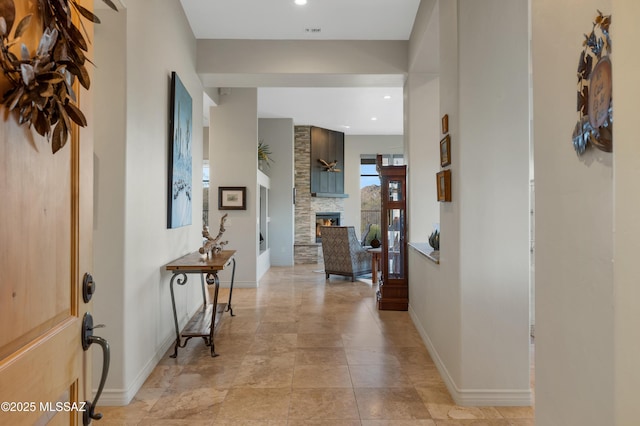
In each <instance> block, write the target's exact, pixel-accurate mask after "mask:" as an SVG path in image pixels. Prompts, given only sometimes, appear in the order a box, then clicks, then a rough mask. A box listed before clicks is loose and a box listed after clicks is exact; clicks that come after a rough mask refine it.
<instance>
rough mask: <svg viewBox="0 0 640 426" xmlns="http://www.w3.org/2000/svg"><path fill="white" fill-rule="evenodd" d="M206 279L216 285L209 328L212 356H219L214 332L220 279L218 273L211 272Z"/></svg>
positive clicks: (209, 283) (208, 282)
mask: <svg viewBox="0 0 640 426" xmlns="http://www.w3.org/2000/svg"><path fill="white" fill-rule="evenodd" d="M206 281H207V284H208V285H211V284H213V285H214V286H215V287H214V290H213V302H212V304H213V309H212V310H211V328H210V329H209V341H210V342H211V356H212V357H217V356H218V354H217V353H216V345H215V343H214V342H213V333H215V327H216V315H217V312H218V290H220V280H219V279H218V273H217V272H209V273H208V274H207V278H206Z"/></svg>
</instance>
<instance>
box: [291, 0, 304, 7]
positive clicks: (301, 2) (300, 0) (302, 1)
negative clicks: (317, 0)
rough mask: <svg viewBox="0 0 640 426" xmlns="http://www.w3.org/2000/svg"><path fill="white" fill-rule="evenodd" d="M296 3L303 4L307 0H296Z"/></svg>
mask: <svg viewBox="0 0 640 426" xmlns="http://www.w3.org/2000/svg"><path fill="white" fill-rule="evenodd" d="M294 3H295V4H297V5H298V6H303V5H305V4H307V0H295V2H294Z"/></svg>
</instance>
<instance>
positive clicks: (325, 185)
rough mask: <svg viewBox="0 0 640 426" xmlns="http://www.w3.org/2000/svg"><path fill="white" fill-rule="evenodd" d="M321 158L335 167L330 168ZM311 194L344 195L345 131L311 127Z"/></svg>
mask: <svg viewBox="0 0 640 426" xmlns="http://www.w3.org/2000/svg"><path fill="white" fill-rule="evenodd" d="M319 160H323V161H325V162H327V163H329V164H333V163H335V167H334V168H333V169H332V170H328V168H327V167H326V166H325V165H324V164H323V163H322V162H321V161H319ZM311 194H312V195H314V196H327V195H330V196H334V197H335V196H338V197H339V196H342V195H344V133H342V132H336V131H334V130H327V129H323V128H320V127H313V126H312V127H311Z"/></svg>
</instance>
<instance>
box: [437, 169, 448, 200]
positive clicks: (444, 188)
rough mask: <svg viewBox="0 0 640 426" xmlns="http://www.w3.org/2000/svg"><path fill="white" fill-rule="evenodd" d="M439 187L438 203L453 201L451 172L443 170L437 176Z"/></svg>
mask: <svg viewBox="0 0 640 426" xmlns="http://www.w3.org/2000/svg"><path fill="white" fill-rule="evenodd" d="M436 184H437V185H438V201H445V202H448V201H451V170H443V171H441V172H438V173H437V174H436Z"/></svg>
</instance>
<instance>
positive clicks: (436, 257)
mask: <svg viewBox="0 0 640 426" xmlns="http://www.w3.org/2000/svg"><path fill="white" fill-rule="evenodd" d="M409 247H411V248H412V249H414V250H415V251H417V252H418V253H420V254H421V255H423V256H424V257H426V258H427V259H429V260H431V261H432V262H434V263H436V264H440V251H438V250H434V249H433V248H432V247H431V246H430V245H429V243H409Z"/></svg>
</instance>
